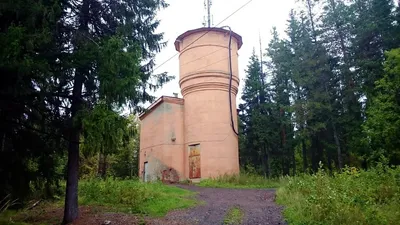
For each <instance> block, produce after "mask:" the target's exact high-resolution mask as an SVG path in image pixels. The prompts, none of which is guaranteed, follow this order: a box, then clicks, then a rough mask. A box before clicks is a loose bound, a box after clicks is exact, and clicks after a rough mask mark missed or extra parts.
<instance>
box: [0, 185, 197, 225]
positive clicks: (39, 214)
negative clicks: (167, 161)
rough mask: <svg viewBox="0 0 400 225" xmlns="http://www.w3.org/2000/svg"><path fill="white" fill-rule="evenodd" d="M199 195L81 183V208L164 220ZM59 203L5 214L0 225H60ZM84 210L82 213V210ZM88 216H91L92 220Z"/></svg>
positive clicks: (150, 187)
mask: <svg viewBox="0 0 400 225" xmlns="http://www.w3.org/2000/svg"><path fill="white" fill-rule="evenodd" d="M195 195H196V193H194V192H190V191H188V190H184V189H181V188H177V187H174V186H168V185H164V184H162V183H143V182H140V181H138V180H116V179H111V178H110V179H106V180H101V179H91V180H83V181H80V182H79V206H80V208H81V206H82V207H84V208H85V209H86V210H87V209H89V208H90V212H91V213H94V214H90V215H92V216H94V215H95V214H96V213H97V214H98V213H100V214H102V213H105V212H122V213H130V214H137V215H138V216H139V218H142V216H150V217H161V216H164V215H165V214H166V213H167V212H169V211H171V210H175V209H183V208H189V207H192V206H194V205H196V204H198V203H197V201H196V200H195V198H194V196H195ZM60 199H62V200H59V201H52V202H50V201H46V202H42V203H41V204H40V205H39V206H38V207H35V208H34V209H33V210H20V211H12V210H8V211H3V212H1V213H0V224H2V225H3V224H5V225H11V224H13V225H28V224H38V225H41V224H59V223H60V221H61V219H62V212H63V206H64V202H63V197H61V198H60ZM81 210H82V209H81ZM90 215H89V216H90Z"/></svg>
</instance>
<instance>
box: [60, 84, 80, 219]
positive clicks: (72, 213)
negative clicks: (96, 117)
mask: <svg viewBox="0 0 400 225" xmlns="http://www.w3.org/2000/svg"><path fill="white" fill-rule="evenodd" d="M77 84H78V82H76V83H75V85H74V92H75V89H76V88H75V87H77V86H78V85H77ZM80 92H82V83H81V85H80ZM77 93H78V92H77ZM80 105H81V103H79V101H76V102H75V103H73V104H72V108H73V116H72V118H71V120H72V121H73V120H74V118H75V115H76V112H77V111H78V109H79V108H80ZM72 121H71V124H72ZM71 126H73V128H72V129H71V135H70V142H69V146H68V164H67V187H66V193H65V206H64V219H63V224H67V223H71V222H72V221H74V220H75V219H77V218H78V211H79V209H78V177H79V136H80V128H79V127H75V126H74V125H73V124H72V125H71Z"/></svg>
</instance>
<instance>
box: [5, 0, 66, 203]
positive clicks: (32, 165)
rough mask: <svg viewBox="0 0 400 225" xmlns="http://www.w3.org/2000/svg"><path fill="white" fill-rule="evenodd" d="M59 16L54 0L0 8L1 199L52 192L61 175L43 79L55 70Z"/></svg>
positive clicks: (58, 136) (61, 145)
mask: <svg viewBox="0 0 400 225" xmlns="http://www.w3.org/2000/svg"><path fill="white" fill-rule="evenodd" d="M27 6H29V7H27ZM60 17H61V8H60V6H59V5H58V4H57V1H52V0H49V1H30V0H27V1H22V0H19V1H9V0H6V1H2V3H1V7H0V21H1V22H0V43H1V44H2V46H1V47H0V73H1V76H0V179H1V180H2V182H1V184H0V199H3V198H4V197H5V196H7V195H9V194H10V195H11V198H13V199H17V198H18V199H19V202H20V203H21V204H19V205H18V206H23V202H24V200H26V199H27V198H29V197H31V195H32V194H33V192H41V193H43V197H45V196H47V197H51V196H52V193H53V191H54V189H53V187H57V186H58V180H59V179H61V178H62V172H63V171H62V166H61V165H62V164H63V163H64V162H65V161H64V158H63V152H62V150H63V149H65V146H66V145H65V144H66V142H65V139H64V135H63V132H62V131H63V130H62V129H61V126H58V125H60V124H59V121H60V119H61V116H60V114H58V113H57V112H58V109H54V108H52V107H50V106H49V105H48V104H46V101H47V97H48V96H49V92H47V86H46V84H45V83H46V81H47V80H48V79H51V76H52V74H53V73H52V72H50V71H51V70H53V69H55V65H54V61H55V60H56V58H55V55H54V54H53V52H52V49H53V48H55V47H56V43H55V40H54V38H53V37H54V33H55V31H56V29H55V26H56V23H57V20H58V19H59V18H60Z"/></svg>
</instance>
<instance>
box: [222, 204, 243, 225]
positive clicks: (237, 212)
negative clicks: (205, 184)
mask: <svg viewBox="0 0 400 225" xmlns="http://www.w3.org/2000/svg"><path fill="white" fill-rule="evenodd" d="M243 217H244V212H243V211H242V210H241V209H240V208H239V207H233V208H231V209H229V211H228V213H227V214H226V215H225V218H224V224H226V225H238V224H242V222H243Z"/></svg>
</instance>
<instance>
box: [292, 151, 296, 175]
mask: <svg viewBox="0 0 400 225" xmlns="http://www.w3.org/2000/svg"><path fill="white" fill-rule="evenodd" d="M292 162H293V176H296V151H295V149H294V148H293V150H292Z"/></svg>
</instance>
